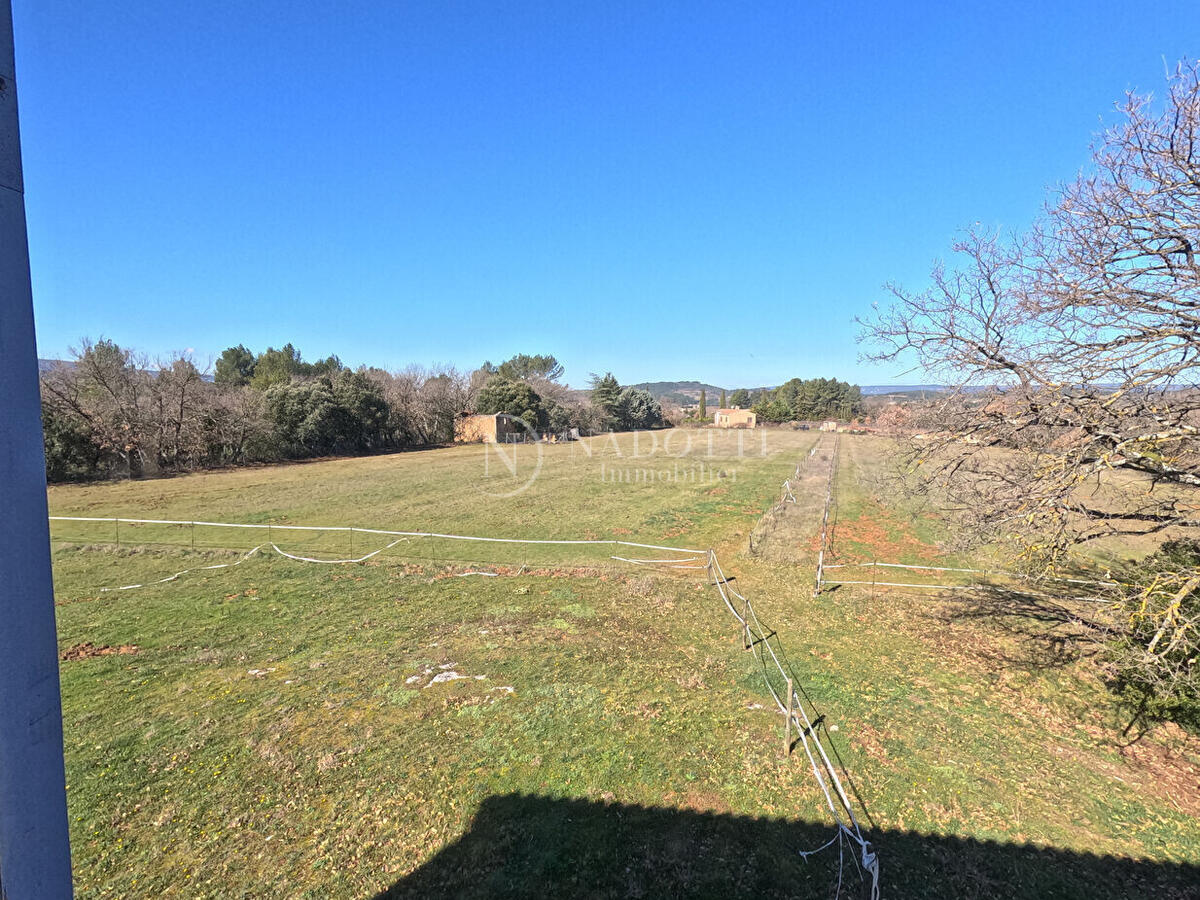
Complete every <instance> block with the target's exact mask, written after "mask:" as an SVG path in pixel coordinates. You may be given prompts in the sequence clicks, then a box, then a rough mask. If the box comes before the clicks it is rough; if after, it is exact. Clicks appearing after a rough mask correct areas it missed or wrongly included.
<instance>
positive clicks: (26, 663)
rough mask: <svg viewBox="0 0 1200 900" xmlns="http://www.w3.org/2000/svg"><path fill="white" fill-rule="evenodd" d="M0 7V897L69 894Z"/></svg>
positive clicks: (28, 303)
mask: <svg viewBox="0 0 1200 900" xmlns="http://www.w3.org/2000/svg"><path fill="white" fill-rule="evenodd" d="M15 68H16V67H15V65H14V58H13V37H12V2H11V0H0V384H3V385H4V392H5V398H4V404H3V407H0V509H3V510H4V515H3V516H0V583H3V585H4V590H3V591H0V896H2V897H4V898H6V900H58V898H68V897H70V896H71V847H70V842H69V837H68V831H67V792H66V775H65V773H64V768H63V733H62V701H61V699H60V696H59V683H58V638H57V635H56V633H55V623H54V585H53V581H52V578H51V572H50V522H49V519H48V518H47V516H48V510H47V509H46V459H45V453H44V449H43V446H42V408H41V398H40V396H39V392H38V364H37V345H36V342H35V339H34V330H33V293H32V289H31V287H30V283H29V244H28V239H27V236H26V230H25V193H24V181H23V179H22V174H21V137H20V129H19V127H18V124H17V84H16V72H15Z"/></svg>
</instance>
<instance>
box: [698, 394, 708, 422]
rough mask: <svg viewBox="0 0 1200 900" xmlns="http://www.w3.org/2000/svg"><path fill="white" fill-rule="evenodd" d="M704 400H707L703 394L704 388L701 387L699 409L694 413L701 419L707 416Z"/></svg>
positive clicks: (706, 405) (706, 406)
mask: <svg viewBox="0 0 1200 900" xmlns="http://www.w3.org/2000/svg"><path fill="white" fill-rule="evenodd" d="M706 401H707V398H706V397H705V395H704V388H701V389H700V409H699V411H698V412H697V413H696V415H697V417H698V418H699V419H700V420H701V421H703V420H704V419H707V418H708V403H707V402H706Z"/></svg>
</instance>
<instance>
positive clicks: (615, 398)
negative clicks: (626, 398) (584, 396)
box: [592, 372, 621, 427]
mask: <svg viewBox="0 0 1200 900" xmlns="http://www.w3.org/2000/svg"><path fill="white" fill-rule="evenodd" d="M620 399H621V385H620V384H619V383H618V382H617V379H616V378H614V377H613V373H612V372H606V373H605V374H604V377H603V378H602V377H600V376H599V375H593V376H592V404H593V405H594V406H595V407H596V409H598V410H599V411H600V414H601V415H602V416H603V417H604V424H605V425H607V426H610V427H611V426H613V425H615V424H616V422H615V416H616V412H617V404H618V403H619V402H620Z"/></svg>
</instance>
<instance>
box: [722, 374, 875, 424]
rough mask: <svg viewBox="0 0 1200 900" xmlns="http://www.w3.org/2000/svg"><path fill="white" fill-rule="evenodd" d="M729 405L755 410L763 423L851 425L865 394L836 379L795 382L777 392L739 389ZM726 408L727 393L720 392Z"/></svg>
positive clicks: (857, 388)
mask: <svg viewBox="0 0 1200 900" xmlns="http://www.w3.org/2000/svg"><path fill="white" fill-rule="evenodd" d="M729 404H730V405H732V406H736V407H738V408H739V409H752V410H753V411H754V413H755V415H756V416H757V417H758V420H759V421H760V422H789V421H792V420H801V421H812V420H814V419H837V420H839V421H842V422H848V421H850V420H851V419H853V418H855V417H857V416H859V415H860V414H861V413H862V391H861V390H860V389H859V387H858V385H856V384H847V383H846V382H844V381H838V380H837V379H836V378H805V379H800V378H792V379H791V380H789V381H785V382H784V383H783V384H781V385H779V387H777V388H770V389H766V388H764V389H761V390H757V391H751V390H747V389H745V388H738V389H737V390H736V391H734V392H733V393H731V394H730V395H729ZM721 406H722V407H724V406H725V392H724V391H722V392H721Z"/></svg>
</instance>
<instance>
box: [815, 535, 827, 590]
mask: <svg viewBox="0 0 1200 900" xmlns="http://www.w3.org/2000/svg"><path fill="white" fill-rule="evenodd" d="M824 567H825V548H824V547H821V550H820V552H818V553H817V583H816V584H815V585H814V586H813V596H814V597H820V596H821V574H822V572H821V570H822V569H823V568H824Z"/></svg>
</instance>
